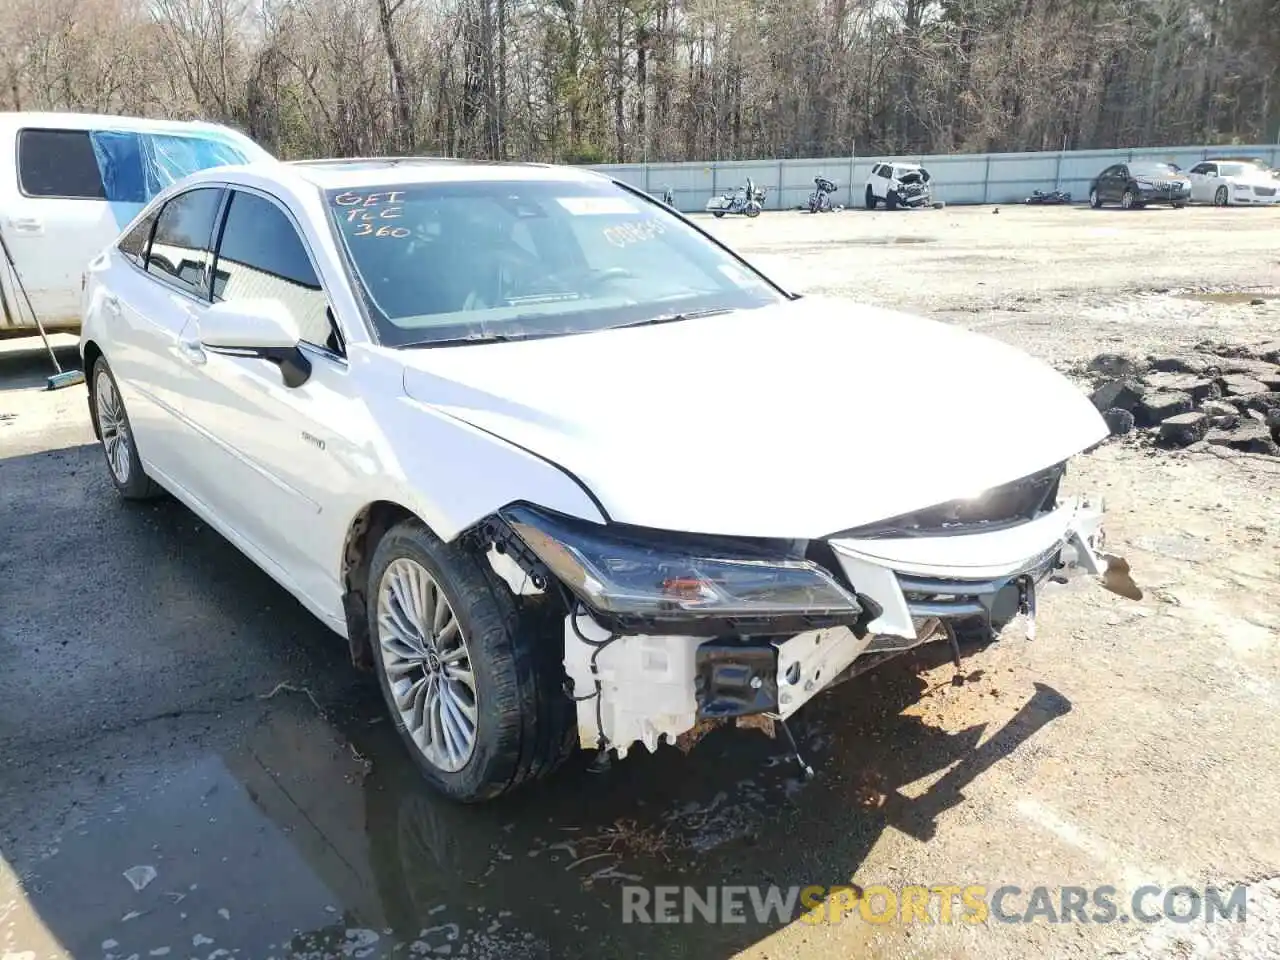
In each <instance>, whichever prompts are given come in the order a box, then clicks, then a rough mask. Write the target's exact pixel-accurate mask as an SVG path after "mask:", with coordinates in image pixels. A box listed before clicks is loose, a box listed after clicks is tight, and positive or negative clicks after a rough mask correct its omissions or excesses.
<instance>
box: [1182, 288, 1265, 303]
mask: <svg viewBox="0 0 1280 960" xmlns="http://www.w3.org/2000/svg"><path fill="white" fill-rule="evenodd" d="M1176 296H1177V297H1178V298H1179V299H1182V300H1194V301H1196V302H1197V303H1216V304H1221V305H1225V306H1239V305H1240V304H1244V305H1245V306H1248V305H1250V304H1253V302H1254V301H1255V300H1266V301H1271V300H1280V293H1246V292H1244V291H1240V290H1225V291H1219V292H1216V293H1179V294H1176Z"/></svg>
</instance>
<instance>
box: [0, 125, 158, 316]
mask: <svg viewBox="0 0 1280 960" xmlns="http://www.w3.org/2000/svg"><path fill="white" fill-rule="evenodd" d="M16 158H17V170H16V174H17V192H16V194H14V195H13V196H11V198H10V200H9V201H8V202H7V203H6V204H5V210H4V211H3V217H2V218H0V228H2V229H3V230H4V237H5V240H6V241H7V242H8V244H9V249H10V250H11V251H12V253H13V259H14V263H16V264H17V267H18V273H19V275H20V276H21V277H22V283H23V285H24V286H25V287H26V289H27V293H28V294H29V295H30V297H31V302H32V305H33V307H34V308H35V311H36V313H37V314H38V315H39V316H40V319H41V320H43V321H44V322H45V323H46V324H49V325H51V326H65V327H75V326H78V325H79V323H80V279H81V277H82V276H83V274H84V272H85V267H86V266H87V265H88V263H89V261H90V260H91V259H93V257H94V256H95V255H96V254H97V253H99V252H100V251H101V250H102V249H103V248H104V247H105V246H107V244H109V243H111V241H112V240H114V239H115V238H116V236H117V235H118V234H119V233H120V228H121V227H122V226H123V225H124V223H128V221H129V220H131V219H133V215H134V214H135V213H137V208H136V207H135V208H134V210H133V211H132V212H131V213H130V214H129V216H128V217H127V218H126V219H125V220H124V223H121V222H120V221H118V220H117V219H116V217H115V216H114V214H113V211H112V209H111V206H110V205H109V204H108V203H107V202H106V191H105V189H104V188H103V184H102V174H101V173H100V172H99V169H98V161H97V158H96V157H95V155H94V151H93V143H92V142H91V140H90V139H89V133H88V131H87V130H55V129H44V128H32V127H28V128H26V129H21V130H19V131H18V132H17V144H16ZM24 313H25V311H24ZM28 319H29V318H28Z"/></svg>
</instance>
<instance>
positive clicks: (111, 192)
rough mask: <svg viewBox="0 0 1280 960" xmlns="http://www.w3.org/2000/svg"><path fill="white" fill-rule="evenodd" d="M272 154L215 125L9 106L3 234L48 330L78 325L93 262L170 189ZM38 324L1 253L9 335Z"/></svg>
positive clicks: (3, 133) (2, 137)
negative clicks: (205, 173) (215, 170)
mask: <svg viewBox="0 0 1280 960" xmlns="http://www.w3.org/2000/svg"><path fill="white" fill-rule="evenodd" d="M264 158H266V159H270V158H271V155H270V154H269V153H267V152H266V151H265V150H263V149H262V148H261V147H259V146H258V145H257V144H256V143H254V142H253V140H251V139H250V138H249V137H246V136H245V135H244V134H242V133H238V132H237V131H235V130H233V129H231V128H230V127H225V126H222V125H219V124H214V123H201V122H187V121H176V120H147V119H143V118H140V117H113V116H97V115H94V114H86V113H27V112H24V113H0V235H3V238H4V241H5V245H6V246H7V247H8V249H9V252H10V253H11V254H12V256H13V260H14V264H15V266H16V268H17V272H18V277H19V278H20V279H21V287H22V288H25V290H26V293H27V296H29V297H30V299H31V306H32V307H33V308H34V310H35V311H36V313H37V314H38V315H39V317H40V319H41V321H42V322H43V323H44V327H45V329H46V330H50V331H52V330H64V331H75V330H77V329H79V326H80V291H81V281H82V277H83V274H84V270H85V267H86V265H87V264H88V263H89V261H90V260H91V259H93V257H94V256H95V255H96V254H97V253H98V252H99V251H100V250H102V248H103V247H105V246H106V245H107V244H109V243H111V241H113V240H114V239H115V238H116V237H117V236H118V235H119V233H120V231H121V229H122V228H123V227H125V226H126V225H127V224H128V223H129V222H130V221H131V220H132V219H133V218H134V216H135V215H136V214H137V213H138V211H140V210H141V209H142V207H143V205H144V204H145V203H146V202H147V201H148V200H150V199H151V198H152V197H153V196H154V195H155V194H156V193H158V192H159V191H160V190H161V189H163V188H164V187H166V186H168V185H169V184H170V183H173V182H174V181H175V180H180V179H181V178H183V177H185V176H186V175H187V174H189V173H193V172H195V171H196V170H203V169H206V168H208V167H217V166H224V165H227V164H239V163H245V162H249V161H254V160H261V159H264ZM34 332H35V321H34V319H33V318H32V316H31V312H30V310H28V308H27V302H26V298H25V297H23V296H22V293H21V290H20V288H19V286H18V283H17V280H16V278H15V277H14V275H13V270H12V269H11V268H10V266H9V264H8V262H7V259H6V258H5V257H4V256H3V252H2V251H0V339H4V338H6V337H13V336H28V335H30V334H31V333H34Z"/></svg>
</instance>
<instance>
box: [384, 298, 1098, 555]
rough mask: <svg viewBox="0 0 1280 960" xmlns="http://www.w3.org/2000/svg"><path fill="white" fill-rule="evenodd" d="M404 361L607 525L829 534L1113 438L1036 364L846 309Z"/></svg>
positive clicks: (407, 382)
mask: <svg viewBox="0 0 1280 960" xmlns="http://www.w3.org/2000/svg"><path fill="white" fill-rule="evenodd" d="M397 353H398V355H399V356H400V357H402V362H403V363H404V364H405V371H404V388H405V391H406V393H407V394H408V395H409V396H410V397H411V398H413V399H414V400H416V401H418V402H419V403H422V404H425V405H428V406H430V407H432V408H434V409H436V410H437V411H440V412H442V413H445V414H447V415H449V416H452V417H455V418H457V419H458V420H462V421H465V422H466V423H468V424H471V425H473V426H474V427H477V428H479V429H482V430H485V431H487V432H489V433H492V434H494V435H496V436H498V437H501V438H504V439H505V440H507V441H509V442H511V443H513V444H516V445H518V446H520V447H523V448H525V449H526V450H528V451H530V452H532V453H535V454H537V455H539V456H541V457H543V458H545V459H547V460H550V461H552V462H553V463H555V464H557V465H558V466H560V467H561V468H563V469H564V470H566V471H568V472H570V473H571V474H573V475H574V476H575V477H577V478H578V480H580V481H581V483H583V484H584V485H585V486H586V487H587V488H588V489H589V490H590V491H591V492H592V494H593V495H594V496H595V497H596V498H597V499H598V501H599V502H600V504H601V505H602V506H603V508H604V509H605V510H606V511H607V512H608V515H609V517H610V518H611V519H612V520H615V521H619V522H624V523H633V524H639V525H643V526H648V527H655V528H660V529H668V530H687V531H697V532H703V533H714V534H727V535H741V536H761V537H787V538H797V539H812V538H817V537H821V536H825V535H828V534H831V533H835V532H837V531H841V530H845V529H848V528H851V527H855V526H859V525H861V524H865V523H870V522H873V521H877V520H884V519H887V518H889V517H893V516H896V515H898V514H901V513H905V512H907V511H910V510H915V509H919V508H922V507H926V506H932V505H934V504H937V503H942V502H945V501H947V500H951V499H954V498H957V497H962V496H972V495H977V494H978V493H980V492H982V491H983V490H985V489H987V488H989V487H992V486H995V485H997V484H1000V483H1004V482H1007V481H1010V480H1014V479H1017V478H1019V477H1022V476H1025V475H1026V474H1029V473H1033V472H1035V471H1036V470H1040V469H1043V468H1044V467H1047V466H1050V465H1052V464H1054V463H1057V462H1059V461H1062V460H1064V459H1066V458H1068V457H1070V456H1071V455H1073V454H1075V453H1078V452H1079V451H1081V450H1083V449H1085V448H1086V447H1089V446H1091V445H1093V444H1094V443H1096V442H1098V441H1100V440H1102V439H1103V438H1104V437H1105V436H1106V435H1107V428H1106V425H1105V423H1104V422H1103V420H1102V418H1101V417H1100V415H1099V414H1098V412H1097V411H1096V410H1095V409H1094V407H1093V405H1092V404H1091V403H1090V401H1089V400H1088V398H1087V397H1085V395H1084V394H1083V393H1082V392H1081V391H1080V390H1078V389H1077V388H1076V387H1075V386H1074V385H1072V384H1071V382H1070V381H1068V380H1067V379H1066V378H1065V377H1063V376H1061V375H1060V374H1059V373H1057V372H1056V371H1055V370H1053V369H1052V368H1051V367H1049V366H1047V365H1046V364H1044V363H1042V362H1040V361H1038V360H1036V359H1034V358H1032V357H1031V356H1029V355H1027V354H1025V353H1023V352H1021V351H1018V350H1016V349H1014V348H1013V347H1010V346H1007V345H1005V344H1002V343H1000V342H998V341H996V340H993V339H990V338H987V337H985V336H982V335H979V334H975V333H971V332H969V331H966V330H963V329H961V328H959V327H955V326H950V325H947V324H943V323H939V322H936V321H932V320H927V319H923V318H920V317H914V316H910V315H905V314H899V313H895V312H891V311H887V310H882V309H878V308H874V307H869V306H865V305H861V304H855V303H849V302H843V301H832V300H819V299H816V298H815V299H810V298H805V299H801V300H797V301H791V302H787V303H784V304H780V305H778V306H773V307H766V308H762V309H757V310H746V311H737V312H733V313H729V314H722V315H719V316H710V317H702V318H696V319H691V320H684V321H677V322H673V323H665V324H659V325H653V326H647V327H633V328H628V329H618V330H608V331H602V332H597V333H589V334H580V335H574V336H565V337H552V338H546V339H540V340H527V341H517V342H512V343H494V344H479V345H470V346H450V347H436V348H415V349H406V350H401V351H397Z"/></svg>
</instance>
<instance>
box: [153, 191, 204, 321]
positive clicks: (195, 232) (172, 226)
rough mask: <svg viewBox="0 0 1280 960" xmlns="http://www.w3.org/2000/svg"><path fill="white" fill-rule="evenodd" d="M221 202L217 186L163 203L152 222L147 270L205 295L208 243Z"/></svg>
mask: <svg viewBox="0 0 1280 960" xmlns="http://www.w3.org/2000/svg"><path fill="white" fill-rule="evenodd" d="M221 203H222V188H221V187H196V188H195V189H194V190H188V191H186V192H185V193H180V194H178V195H177V196H176V197H174V198H173V199H172V200H170V201H169V202H168V203H166V204H165V205H164V209H163V210H161V211H160V217H159V219H158V220H157V221H156V229H155V235H154V236H153V238H152V240H151V249H150V251H149V253H148V255H147V273H149V274H151V275H152V276H154V277H155V278H156V279H158V280H161V281H163V282H165V283H167V284H169V285H171V286H173V287H176V288H177V289H179V290H181V291H182V292H183V293H189V294H191V295H192V296H195V297H202V298H203V297H205V296H206V295H207V291H208V282H207V281H208V266H209V259H210V256H209V244H210V241H211V239H212V237H213V223H214V220H215V219H216V218H217V215H218V208H219V206H220V205H221Z"/></svg>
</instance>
